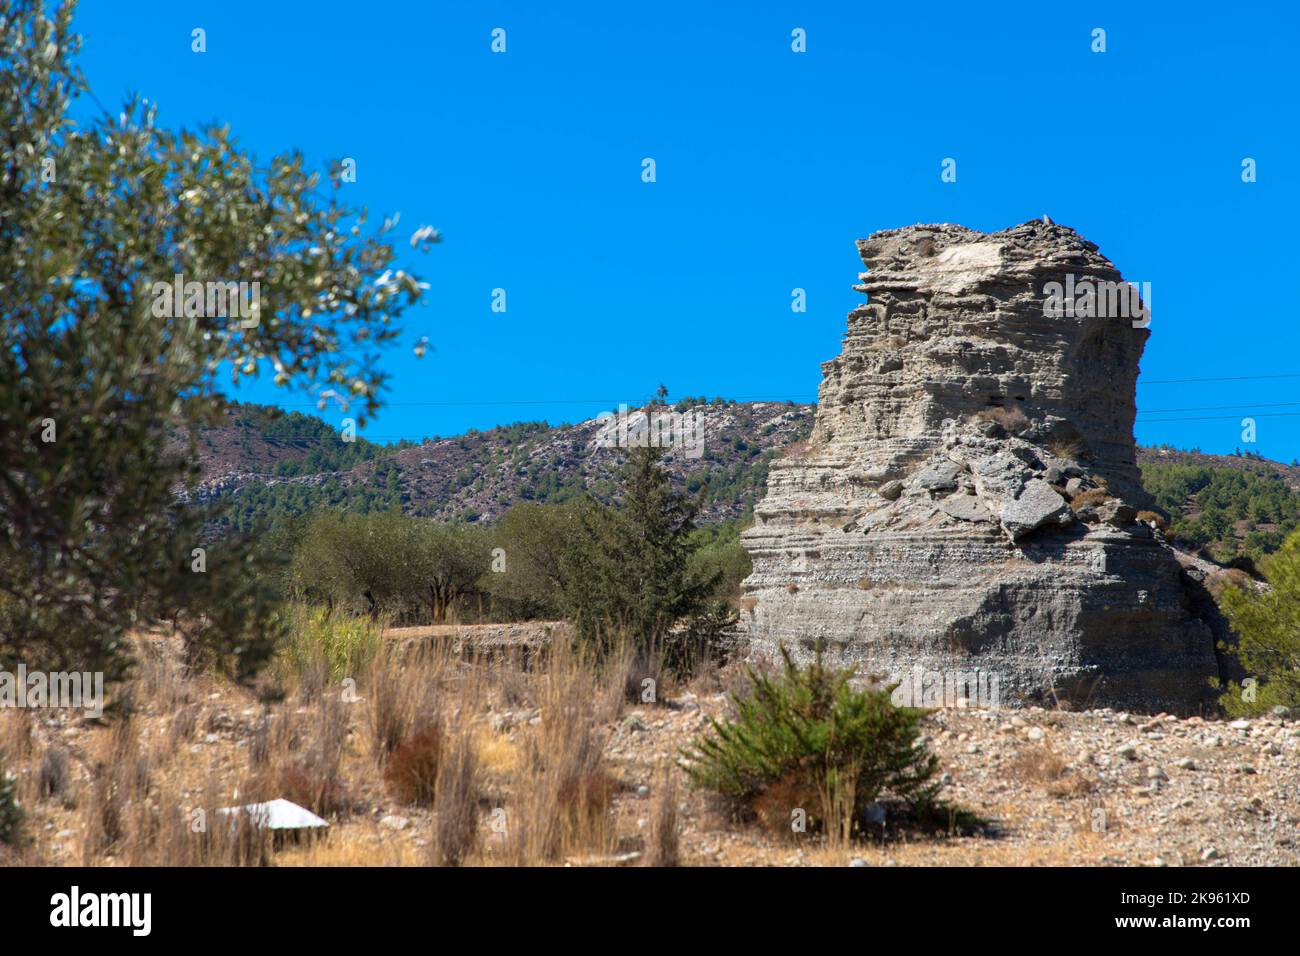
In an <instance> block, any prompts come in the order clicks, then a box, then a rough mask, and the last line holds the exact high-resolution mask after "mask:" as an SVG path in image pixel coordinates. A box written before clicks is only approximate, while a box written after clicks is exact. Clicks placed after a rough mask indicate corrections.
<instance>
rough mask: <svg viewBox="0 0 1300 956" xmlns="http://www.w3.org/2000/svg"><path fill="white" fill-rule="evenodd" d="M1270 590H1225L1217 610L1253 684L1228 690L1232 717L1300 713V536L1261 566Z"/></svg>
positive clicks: (1223, 700) (1225, 700)
mask: <svg viewBox="0 0 1300 956" xmlns="http://www.w3.org/2000/svg"><path fill="white" fill-rule="evenodd" d="M1263 570H1264V575H1265V577H1266V578H1267V579H1268V583H1269V585H1270V586H1271V590H1268V591H1259V590H1256V589H1255V588H1253V587H1250V586H1247V587H1244V588H1243V587H1227V588H1225V589H1224V591H1223V595H1222V598H1221V604H1222V606H1223V613H1224V615H1225V616H1226V617H1227V618H1228V622H1229V623H1230V624H1231V625H1232V629H1233V631H1234V632H1235V633H1236V634H1237V638H1238V643H1237V646H1236V648H1235V649H1234V648H1224V649H1225V650H1228V651H1234V650H1235V653H1236V655H1237V656H1238V657H1239V658H1240V660H1241V663H1242V665H1243V666H1244V667H1245V670H1246V673H1247V674H1248V675H1249V676H1250V677H1252V678H1254V680H1255V683H1254V684H1247V685H1246V686H1245V687H1240V686H1237V685H1235V684H1234V685H1232V686H1230V687H1229V688H1228V691H1227V693H1225V694H1224V695H1223V697H1222V698H1221V703H1222V704H1223V706H1224V709H1225V710H1227V711H1228V713H1229V714H1230V715H1232V716H1237V715H1242V714H1252V713H1264V712H1266V711H1268V710H1269V709H1270V708H1272V707H1276V706H1284V707H1289V708H1292V709H1297V708H1300V532H1295V533H1293V534H1292V535H1291V536H1290V537H1288V538H1287V539H1286V541H1285V542H1284V543H1283V545H1282V547H1281V549H1280V550H1279V551H1278V552H1277V553H1276V554H1273V555H1271V556H1269V557H1268V558H1265V559H1264V561H1263Z"/></svg>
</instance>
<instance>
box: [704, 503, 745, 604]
mask: <svg viewBox="0 0 1300 956" xmlns="http://www.w3.org/2000/svg"><path fill="white" fill-rule="evenodd" d="M745 526H746V523H745V522H741V521H723V522H720V523H719V524H714V525H708V526H705V527H702V528H697V529H696V530H695V531H694V532H693V533H692V536H691V543H692V545H693V546H694V547H696V548H698V550H697V551H696V552H695V553H694V554H692V555H691V558H690V569H691V572H692V573H693V574H694V575H695V576H696V577H699V578H702V579H711V578H716V579H717V584H716V585H715V586H714V592H713V596H714V597H715V598H716V599H717V600H720V601H730V600H734V599H735V598H737V597H738V596H739V595H740V584H741V582H742V581H744V580H745V578H747V577H749V575H750V573H751V572H752V571H753V570H754V562H753V560H752V559H751V558H750V556H749V552H748V551H746V550H745V546H744V545H743V544H741V543H740V532H741V531H743V530H744V528H745Z"/></svg>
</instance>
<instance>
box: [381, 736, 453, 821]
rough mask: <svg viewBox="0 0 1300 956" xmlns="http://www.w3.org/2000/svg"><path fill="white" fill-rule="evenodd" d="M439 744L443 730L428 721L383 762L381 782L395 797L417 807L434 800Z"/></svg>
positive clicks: (439, 752)
mask: <svg viewBox="0 0 1300 956" xmlns="http://www.w3.org/2000/svg"><path fill="white" fill-rule="evenodd" d="M442 747H443V734H442V729H441V728H440V727H439V726H438V725H437V724H429V725H427V726H425V727H424V728H423V729H421V730H419V731H418V732H416V733H415V734H412V735H411V736H410V737H408V738H407V739H406V740H405V741H403V742H402V743H401V744H400V745H399V746H398V748H397V749H396V750H394V751H393V752H392V753H391V754H390V755H389V757H388V761H387V763H386V764H385V765H384V783H385V784H386V785H387V786H388V792H389V793H390V794H392V796H393V799H394V800H397V801H399V802H401V803H410V804H414V805H415V806H420V807H427V806H429V805H430V804H432V803H433V795H434V788H435V785H436V784H437V780H438V766H439V764H440V763H441V758H442Z"/></svg>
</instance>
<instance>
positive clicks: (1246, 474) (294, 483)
mask: <svg viewBox="0 0 1300 956" xmlns="http://www.w3.org/2000/svg"><path fill="white" fill-rule="evenodd" d="M660 411H677V412H679V413H683V412H693V413H698V414H699V415H700V416H702V421H703V426H704V427H703V434H704V441H703V446H702V448H701V449H700V455H699V457H698V458H693V457H690V454H689V453H687V452H682V451H674V452H672V453H671V454H669V455H667V456H666V457H665V464H666V465H667V467H668V470H669V472H670V473H671V475H672V476H673V479H674V483H675V484H676V485H677V487H678V488H680V489H682V490H686V491H689V492H692V493H695V492H698V491H699V490H700V489H701V488H704V489H705V506H704V508H703V511H702V513H701V519H702V521H704V522H706V523H712V522H717V521H723V520H731V519H738V518H742V517H744V516H745V515H747V514H748V513H749V512H750V511H751V510H752V509H753V506H754V503H755V501H756V500H758V498H760V497H761V496H762V493H763V490H764V488H765V486H766V480H767V467H768V464H769V463H770V462H771V461H772V459H773V458H775V457H777V456H778V455H781V454H783V453H784V452H785V450H786V449H787V448H789V447H790V446H791V445H793V444H795V443H797V442H803V441H806V440H807V438H808V436H809V434H810V432H811V431H812V424H813V418H814V415H815V413H816V406H815V405H812V404H795V403H783V402H727V401H723V400H721V399H714V400H713V401H712V402H704V401H700V400H687V401H684V402H681V403H678V404H677V405H669V406H666V407H664V408H662V409H660ZM608 428H610V426H609V424H608V423H607V422H602V421H601V420H599V419H597V418H593V419H589V420H587V421H584V422H579V423H577V424H574V425H560V426H554V427H552V426H549V425H547V424H545V423H544V422H518V423H515V424H511V425H502V426H499V427H497V428H492V429H488V430H486V431H469V432H466V433H465V434H463V435H458V436H454V437H450V438H441V437H438V438H431V439H428V440H426V441H424V442H422V443H418V444H417V443H414V442H402V443H399V444H396V445H377V444H374V443H372V442H368V441H366V440H365V439H363V438H358V439H357V440H356V441H355V442H344V441H342V440H341V438H340V437H339V434H338V432H337V431H336V430H335V429H334V428H332V427H331V426H329V425H328V424H326V423H325V422H324V421H322V420H321V419H319V418H316V417H315V416H313V415H304V414H302V413H300V412H291V413H285V412H283V411H281V410H279V409H276V408H273V407H270V406H264V405H250V404H243V405H237V406H234V407H233V408H232V409H231V411H230V413H229V414H228V416H227V422H226V424H224V425H221V426H219V427H215V428H210V429H205V430H204V431H202V432H201V433H200V435H199V440H198V446H199V458H200V466H201V475H202V480H201V483H200V485H199V487H198V494H197V497H198V498H199V499H200V500H202V501H205V502H211V503H216V504H219V505H222V506H224V507H225V508H226V509H227V519H226V522H227V524H228V525H229V526H231V527H235V528H239V529H243V530H252V529H254V528H255V527H257V526H258V525H259V524H269V525H275V524H277V523H280V522H282V521H284V520H285V519H286V518H288V517H292V516H300V515H304V514H307V513H309V512H310V511H313V510H315V509H316V508H319V507H323V506H329V507H342V508H348V509H356V510H361V511H370V510H386V509H389V508H401V509H402V510H403V511H405V512H407V513H409V514H418V515H424V516H428V517H433V518H438V519H441V520H451V521H455V520H471V521H484V522H489V521H494V520H496V519H497V518H499V517H500V516H501V515H502V514H504V513H505V511H506V510H508V509H509V507H510V506H511V505H513V504H514V503H516V502H519V501H539V502H547V501H549V502H556V501H563V500H565V499H567V498H570V497H573V496H574V495H576V494H579V493H580V492H581V491H583V490H586V491H590V492H591V493H592V494H594V495H595V496H596V497H598V498H602V499H605V500H608V499H610V498H611V497H612V496H613V494H614V488H615V485H614V478H615V475H616V472H617V470H618V466H619V464H620V463H621V461H622V458H623V455H622V452H621V451H620V450H618V449H617V448H602V447H600V443H599V440H598V439H599V436H600V434H601V431H602V429H608ZM1138 465H1139V466H1140V467H1141V469H1142V472H1143V484H1144V485H1146V487H1147V489H1148V490H1149V491H1150V492H1151V493H1152V494H1153V495H1155V497H1156V499H1157V503H1158V504H1159V505H1160V507H1161V508H1162V510H1164V511H1165V512H1167V513H1168V514H1169V516H1170V518H1171V521H1172V525H1173V531H1174V532H1176V533H1177V534H1178V535H1179V537H1180V538H1182V539H1183V540H1184V541H1187V542H1190V543H1193V544H1196V545H1200V546H1203V547H1205V548H1206V550H1207V551H1208V552H1209V553H1210V554H1211V555H1213V556H1215V557H1216V558H1219V559H1221V560H1226V559H1228V558H1231V557H1233V556H1235V555H1237V554H1248V555H1251V556H1253V557H1259V556H1261V555H1263V554H1268V553H1271V552H1272V551H1274V550H1276V548H1277V546H1278V545H1279V544H1280V543H1281V539H1282V537H1284V536H1285V534H1286V533H1288V532H1289V531H1291V530H1293V529H1294V528H1295V527H1296V526H1297V525H1298V524H1300V466H1297V465H1285V464H1282V463H1281V462H1275V461H1270V460H1268V459H1263V458H1256V457H1249V456H1245V455H1243V456H1236V455H1207V454H1202V453H1201V452H1199V451H1182V450H1177V449H1173V448H1169V447H1164V446H1162V447H1154V448H1153V447H1139V448H1138Z"/></svg>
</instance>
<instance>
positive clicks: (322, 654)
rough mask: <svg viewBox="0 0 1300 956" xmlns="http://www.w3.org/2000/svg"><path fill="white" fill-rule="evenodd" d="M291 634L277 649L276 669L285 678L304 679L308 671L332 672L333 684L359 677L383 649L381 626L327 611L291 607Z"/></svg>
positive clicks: (286, 613) (287, 635)
mask: <svg viewBox="0 0 1300 956" xmlns="http://www.w3.org/2000/svg"><path fill="white" fill-rule="evenodd" d="M285 615H286V617H287V619H288V628H287V633H286V635H285V637H284V639H283V640H282V641H281V642H280V644H279V645H278V646H277V648H276V654H275V665H276V669H277V671H278V672H279V673H280V675H281V676H282V677H287V676H290V675H292V676H296V677H301V676H302V675H303V674H304V672H306V671H307V670H308V669H310V668H312V667H315V666H321V667H323V668H326V669H327V670H328V674H329V680H330V682H331V683H338V682H339V681H341V680H343V679H344V678H345V677H353V678H355V677H358V676H359V675H360V674H361V673H362V672H363V671H364V670H365V667H366V665H367V664H368V663H370V659H371V658H372V657H374V655H375V650H376V649H377V648H378V647H379V641H380V636H379V632H380V626H379V625H378V624H377V623H375V622H374V621H372V620H370V619H369V618H368V617H363V616H359V615H352V614H347V613H343V612H337V611H336V612H335V613H333V614H331V613H330V612H329V611H328V610H327V609H325V608H323V607H308V606H307V605H304V604H292V605H289V606H288V608H287V609H286V611H285Z"/></svg>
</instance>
